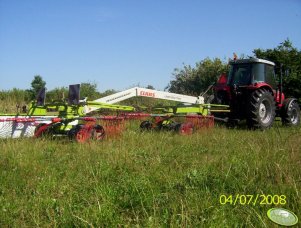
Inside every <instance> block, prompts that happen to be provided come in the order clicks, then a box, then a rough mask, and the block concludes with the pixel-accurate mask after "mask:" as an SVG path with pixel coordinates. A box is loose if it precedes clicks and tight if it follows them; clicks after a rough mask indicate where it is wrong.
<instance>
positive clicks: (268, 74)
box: [227, 58, 277, 90]
mask: <svg viewBox="0 0 301 228" xmlns="http://www.w3.org/2000/svg"><path fill="white" fill-rule="evenodd" d="M274 66H275V64H274V63H273V62H270V61H267V60H263V59H256V58H250V59H241V60H233V61H230V71H229V75H228V81H227V84H228V85H229V86H234V87H235V86H238V87H240V86H244V87H245V86H252V87H253V86H257V85H258V84H262V83H265V84H267V85H268V86H269V87H271V89H274V90H276V89H277V82H276V78H275V73H274Z"/></svg>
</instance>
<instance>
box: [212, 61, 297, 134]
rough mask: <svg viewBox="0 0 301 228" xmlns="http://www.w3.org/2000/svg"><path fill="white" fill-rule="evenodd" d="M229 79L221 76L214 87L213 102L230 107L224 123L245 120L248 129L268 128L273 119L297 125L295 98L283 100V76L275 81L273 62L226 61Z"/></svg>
mask: <svg viewBox="0 0 301 228" xmlns="http://www.w3.org/2000/svg"><path fill="white" fill-rule="evenodd" d="M229 64H230V71H229V74H228V76H226V75H221V77H220V79H219V81H218V82H217V84H215V86H214V87H213V90H214V101H213V102H212V103H218V104H226V105H230V112H229V114H228V115H227V116H226V117H224V120H227V121H229V122H232V123H233V122H236V121H240V120H246V122H247V125H248V126H249V127H250V128H261V129H265V128H269V127H271V126H272V124H273V122H274V120H275V117H281V119H282V123H283V124H285V125H290V126H296V125H299V123H300V108H299V105H298V103H297V99H295V98H285V95H284V94H283V91H282V76H280V80H279V83H277V82H276V77H275V71H274V68H275V64H274V63H273V62H270V61H267V60H263V59H257V58H250V59H239V60H232V61H230V62H229Z"/></svg>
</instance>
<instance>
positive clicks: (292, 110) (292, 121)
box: [281, 98, 300, 126]
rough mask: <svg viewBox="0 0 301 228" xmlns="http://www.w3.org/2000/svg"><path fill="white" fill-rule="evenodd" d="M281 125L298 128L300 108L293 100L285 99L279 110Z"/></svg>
mask: <svg viewBox="0 0 301 228" xmlns="http://www.w3.org/2000/svg"><path fill="white" fill-rule="evenodd" d="M281 120H282V124H283V125H286V126H298V125H299V124H300V108H299V105H298V103H297V101H296V99H294V98H288V99H285V100H284V102H283V106H282V110H281Z"/></svg>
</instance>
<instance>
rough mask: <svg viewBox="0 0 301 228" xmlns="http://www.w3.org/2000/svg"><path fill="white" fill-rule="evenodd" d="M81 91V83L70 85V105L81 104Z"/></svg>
mask: <svg viewBox="0 0 301 228" xmlns="http://www.w3.org/2000/svg"><path fill="white" fill-rule="evenodd" d="M79 91H80V84H75V85H69V94H68V105H78V104H79V97H80V96H79V95H80V94H79Z"/></svg>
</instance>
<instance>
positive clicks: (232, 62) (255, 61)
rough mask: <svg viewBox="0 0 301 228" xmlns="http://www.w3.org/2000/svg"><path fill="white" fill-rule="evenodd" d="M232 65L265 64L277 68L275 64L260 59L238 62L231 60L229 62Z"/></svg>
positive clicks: (239, 60)
mask: <svg viewBox="0 0 301 228" xmlns="http://www.w3.org/2000/svg"><path fill="white" fill-rule="evenodd" d="M229 63H230V64H241V63H265V64H268V65H272V66H275V63H273V62H271V61H268V60H265V59H258V58H249V59H237V60H231V61H230V62H229Z"/></svg>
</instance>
